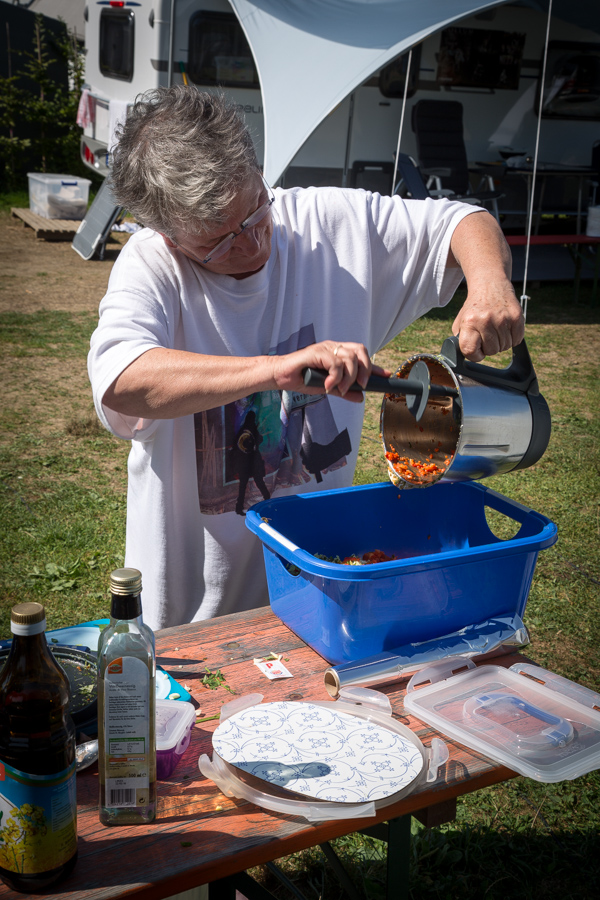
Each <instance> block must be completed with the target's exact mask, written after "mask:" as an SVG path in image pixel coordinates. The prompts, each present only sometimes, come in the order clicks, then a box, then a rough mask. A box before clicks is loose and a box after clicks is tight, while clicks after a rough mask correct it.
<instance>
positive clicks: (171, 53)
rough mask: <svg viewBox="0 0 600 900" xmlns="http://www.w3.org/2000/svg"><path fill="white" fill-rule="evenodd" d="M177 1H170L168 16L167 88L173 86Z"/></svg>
mask: <svg viewBox="0 0 600 900" xmlns="http://www.w3.org/2000/svg"><path fill="white" fill-rule="evenodd" d="M176 2H177V0H171V12H170V15H169V18H170V22H169V29H170V34H169V60H168V62H167V66H168V70H169V71H168V72H167V87H171V85H172V84H173V58H174V56H175V3H176Z"/></svg>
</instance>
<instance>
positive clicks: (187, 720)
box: [156, 700, 196, 781]
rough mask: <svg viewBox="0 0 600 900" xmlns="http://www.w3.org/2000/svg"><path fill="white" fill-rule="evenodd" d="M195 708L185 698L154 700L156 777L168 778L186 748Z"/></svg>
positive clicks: (194, 716) (159, 778) (189, 738)
mask: <svg viewBox="0 0 600 900" xmlns="http://www.w3.org/2000/svg"><path fill="white" fill-rule="evenodd" d="M195 719H196V710H195V709H194V707H193V706H192V704H191V703H188V702H187V701H186V700H157V701H156V777H157V778H158V780H159V781H161V780H162V779H165V778H168V777H169V776H170V775H172V774H173V772H174V771H175V767H176V765H177V763H178V762H179V760H180V759H181V757H182V756H183V754H184V753H185V751H186V750H187V748H188V746H189V743H190V740H191V737H192V728H193V727H194V721H195Z"/></svg>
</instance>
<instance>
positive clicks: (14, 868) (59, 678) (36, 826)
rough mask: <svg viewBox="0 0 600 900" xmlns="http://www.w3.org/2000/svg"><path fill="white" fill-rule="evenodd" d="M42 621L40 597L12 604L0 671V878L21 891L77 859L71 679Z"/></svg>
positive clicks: (51, 878) (41, 885) (50, 879)
mask: <svg viewBox="0 0 600 900" xmlns="http://www.w3.org/2000/svg"><path fill="white" fill-rule="evenodd" d="M45 629H46V616H45V612H44V607H43V606H42V605H41V603H20V604H19V605H18V606H15V607H14V608H13V610H12V614H11V631H12V634H13V639H12V644H11V648H10V652H9V655H8V659H7V660H6V664H5V666H4V668H3V670H2V673H1V675H0V878H1V879H2V881H4V882H5V883H6V884H7V885H8V886H9V887H11V888H12V889H13V890H15V891H20V892H23V893H34V892H38V891H42V890H45V889H46V888H47V887H48V886H49V885H51V884H54V882H56V881H58V880H59V879H60V878H63V877H64V876H66V875H67V874H68V873H69V872H70V871H71V870H72V868H73V866H74V865H75V862H76V860H77V805H76V799H75V727H74V725H73V722H72V720H71V716H70V715H69V711H68V707H69V681H68V678H67V676H66V675H65V673H64V671H63V670H62V669H61V667H60V666H59V664H58V663H57V662H56V660H55V658H54V656H53V655H52V653H51V651H50V649H49V647H48V644H47V642H46V635H45Z"/></svg>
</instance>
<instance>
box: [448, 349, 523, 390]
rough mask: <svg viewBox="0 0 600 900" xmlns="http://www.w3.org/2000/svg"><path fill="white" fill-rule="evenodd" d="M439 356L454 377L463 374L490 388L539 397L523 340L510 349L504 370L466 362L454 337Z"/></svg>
mask: <svg viewBox="0 0 600 900" xmlns="http://www.w3.org/2000/svg"><path fill="white" fill-rule="evenodd" d="M441 353H442V356H444V357H445V358H446V361H447V362H448V365H449V366H450V367H451V368H452V369H453V370H454V372H455V374H457V375H465V376H466V377H467V378H472V379H473V380H474V381H479V382H480V383H481V384H486V385H489V386H490V387H502V388H512V389H513V390H515V391H521V393H523V394H533V395H536V394H539V386H538V380H537V376H536V374H535V371H534V369H533V363H532V362H531V357H530V355H529V350H528V349H527V344H526V343H525V339H524V338H523V340H522V341H521V343H520V344H517V345H516V347H513V357H512V361H511V363H510V364H509V365H508V366H507V367H506V368H505V369H494V368H493V367H492V366H484V365H482V364H481V363H475V362H471V361H470V360H468V359H466V358H465V357H464V356H463V354H462V352H461V350H460V347H459V344H458V335H452V337H449V338H446V340H445V341H444V343H443V344H442V351H441Z"/></svg>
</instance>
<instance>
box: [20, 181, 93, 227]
mask: <svg viewBox="0 0 600 900" xmlns="http://www.w3.org/2000/svg"><path fill="white" fill-rule="evenodd" d="M27 178H28V179H29V208H30V209H31V211H32V212H34V213H36V214H37V215H38V216H43V217H44V218H45V219H77V220H81V219H83V217H84V216H85V214H86V211H87V207H88V198H89V191H90V184H91V183H92V182H91V181H90V180H89V179H88V178H79V177H78V176H76V175H49V174H47V173H45V172H28V173H27Z"/></svg>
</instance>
